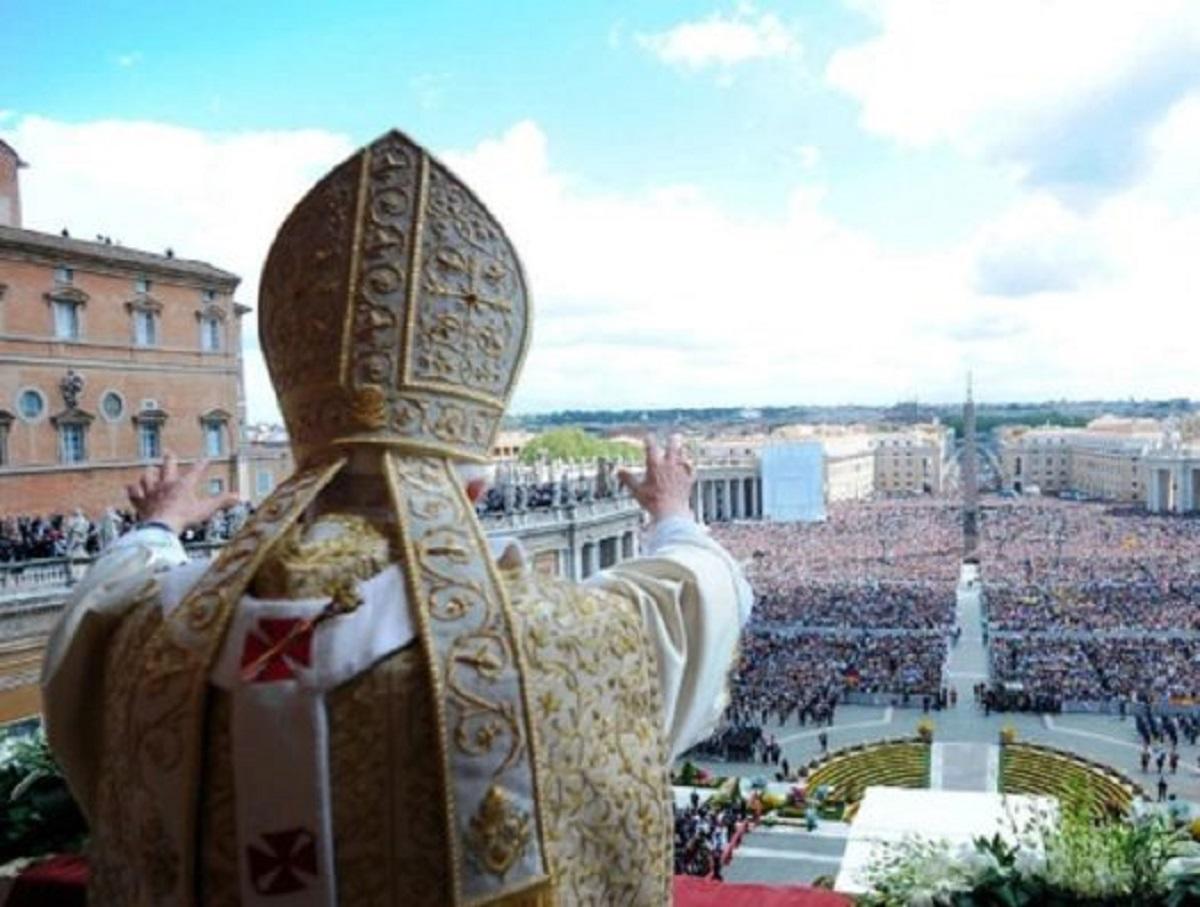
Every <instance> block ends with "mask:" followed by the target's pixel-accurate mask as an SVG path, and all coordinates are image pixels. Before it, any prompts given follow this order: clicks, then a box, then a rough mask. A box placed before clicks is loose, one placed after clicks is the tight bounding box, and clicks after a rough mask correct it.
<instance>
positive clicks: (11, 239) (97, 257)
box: [0, 226, 241, 291]
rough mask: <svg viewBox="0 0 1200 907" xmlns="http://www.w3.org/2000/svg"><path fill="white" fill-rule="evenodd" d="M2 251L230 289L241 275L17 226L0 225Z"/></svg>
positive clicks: (210, 266) (192, 262)
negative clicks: (145, 273)
mask: <svg viewBox="0 0 1200 907" xmlns="http://www.w3.org/2000/svg"><path fill="white" fill-rule="evenodd" d="M4 251H16V252H26V253H31V254H35V255H43V256H45V255H49V256H53V257H57V258H61V259H64V260H66V261H70V262H71V263H78V264H81V265H82V264H87V263H93V264H98V265H109V266H111V265H114V264H115V265H121V266H124V267H127V268H131V269H134V270H138V271H144V272H147V273H156V274H166V275H171V276H175V277H181V276H182V277H191V278H195V279H198V280H202V281H206V282H208V283H213V284H217V285H220V286H222V287H224V288H226V289H228V290H230V291H232V290H233V288H234V287H236V286H237V285H238V284H239V283H240V282H241V278H240V277H238V276H237V275H236V274H233V273H231V272H229V271H223V270H222V269H220V268H216V267H213V266H212V265H210V264H208V263H207V262H203V261H195V260H193V259H187V258H175V257H172V256H168V255H156V254H155V253H153V252H144V251H142V250H140V249H130V248H128V247H127V246H121V245H116V244H113V243H106V242H95V241H92V240H85V239H74V238H72V237H69V236H56V235H55V234H53V233H42V232H40V231H38V230H24V229H21V228H19V227H5V226H0V252H4Z"/></svg>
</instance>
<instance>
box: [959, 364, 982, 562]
mask: <svg viewBox="0 0 1200 907" xmlns="http://www.w3.org/2000/svg"><path fill="white" fill-rule="evenodd" d="M976 444H977V439H976V437H975V398H974V395H973V393H972V387H971V373H970V372H967V400H966V402H965V403H964V404H963V462H962V498H963V500H962V515H963V559H964V560H967V559H973V558H974V557H975V556H976V554H977V553H978V550H979V469H978V464H979V461H978V458H977V455H978V451H977V448H976Z"/></svg>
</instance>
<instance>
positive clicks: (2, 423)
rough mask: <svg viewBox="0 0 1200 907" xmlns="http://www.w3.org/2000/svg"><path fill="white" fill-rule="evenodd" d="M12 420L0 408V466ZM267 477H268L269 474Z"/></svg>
mask: <svg viewBox="0 0 1200 907" xmlns="http://www.w3.org/2000/svg"><path fill="white" fill-rule="evenodd" d="M12 420H13V417H12V413H6V412H5V411H4V410H2V409H0V466H7V465H8V428H9V426H10V425H12ZM268 478H270V475H269V474H268ZM259 480H260V484H261V480H262V474H261V473H259Z"/></svg>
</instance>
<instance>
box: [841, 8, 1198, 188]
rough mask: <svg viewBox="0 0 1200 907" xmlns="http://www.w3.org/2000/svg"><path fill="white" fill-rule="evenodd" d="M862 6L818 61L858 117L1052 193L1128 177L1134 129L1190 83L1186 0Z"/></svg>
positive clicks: (1138, 153)
mask: <svg viewBox="0 0 1200 907" xmlns="http://www.w3.org/2000/svg"><path fill="white" fill-rule="evenodd" d="M866 10H867V12H868V14H869V15H870V16H872V17H873V18H874V19H875V22H876V24H877V26H878V28H879V32H878V34H877V35H875V36H874V37H872V38H870V39H868V40H866V41H863V42H861V43H859V44H857V45H854V46H851V47H848V48H843V49H841V50H839V51H838V52H836V53H835V54H834V56H833V57H832V59H831V61H830V63H829V65H828V68H827V70H826V77H827V80H828V81H829V83H830V84H831V85H833V86H834V87H836V88H838V89H840V90H841V91H844V92H846V93H848V94H850V95H851V96H853V97H854V98H855V99H857V100H858V101H859V103H860V104H861V105H862V112H861V122H862V125H863V126H864V127H865V128H866V129H868V130H869V131H871V132H875V133H878V134H881V135H886V136H889V137H891V138H893V139H895V140H897V141H899V142H901V143H903V144H905V145H909V146H917V147H923V146H928V145H931V144H934V143H938V142H947V143H950V144H952V145H953V146H955V147H957V148H959V149H961V150H964V151H967V152H968V153H972V154H978V155H982V156H985V157H987V158H989V159H993V160H996V161H999V162H1003V163H1007V164H1012V165H1015V167H1016V168H1017V169H1018V173H1019V174H1020V175H1021V176H1022V177H1023V178H1024V179H1025V180H1026V181H1027V182H1028V183H1029V184H1031V185H1042V186H1048V187H1051V188H1054V189H1056V190H1058V191H1060V192H1061V193H1063V194H1064V196H1069V195H1070V194H1071V193H1072V192H1074V193H1075V194H1076V196H1078V195H1080V194H1084V195H1086V194H1087V193H1086V190H1088V189H1091V190H1096V189H1099V190H1102V191H1111V190H1112V189H1114V188H1123V187H1126V186H1129V185H1131V184H1133V183H1134V182H1136V180H1137V179H1138V177H1139V175H1140V173H1141V170H1142V167H1143V165H1144V153H1145V147H1144V139H1145V133H1146V130H1147V129H1148V128H1149V127H1150V126H1152V125H1153V123H1154V122H1156V121H1157V120H1158V119H1159V118H1160V117H1161V115H1162V114H1163V112H1164V111H1165V110H1166V109H1167V108H1168V107H1170V106H1171V105H1172V104H1173V103H1174V102H1175V101H1177V100H1178V98H1180V97H1181V96H1183V95H1184V94H1186V93H1187V92H1188V91H1189V90H1190V89H1191V88H1192V87H1195V86H1197V85H1200V69H1198V68H1197V67H1196V65H1195V61H1196V58H1197V55H1198V54H1200V5H1198V4H1196V3H1194V2H1190V0H1159V2H1155V3H1096V2H1093V0H1055V2H1045V0H1007V2H1004V3H994V2H983V0H963V2H955V3H945V2H940V0H903V2H900V0H878V2H874V3H871V4H869V5H867V7H866ZM1093 194H1094V193H1093Z"/></svg>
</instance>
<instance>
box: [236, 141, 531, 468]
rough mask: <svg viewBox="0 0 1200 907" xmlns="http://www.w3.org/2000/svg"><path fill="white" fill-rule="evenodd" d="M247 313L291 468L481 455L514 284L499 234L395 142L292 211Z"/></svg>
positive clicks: (510, 359) (377, 145) (502, 389)
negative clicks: (338, 451)
mask: <svg viewBox="0 0 1200 907" xmlns="http://www.w3.org/2000/svg"><path fill="white" fill-rule="evenodd" d="M260 308H261V311H262V313H263V314H262V319H263V321H262V324H263V330H262V342H263V348H264V351H265V352H266V354H267V360H268V362H269V363H270V367H271V375H272V379H273V383H274V385H275V390H276V393H277V394H278V395H279V398H280V404H281V407H282V409H283V413H284V420H285V421H286V423H287V426H288V432H289V434H290V436H291V439H292V443H293V444H294V445H295V447H296V450H297V455H298V459H300V460H301V461H304V460H305V459H307V457H308V456H309V455H310V454H311V453H313V452H316V451H320V450H324V449H328V448H330V447H333V446H336V445H338V444H344V443H349V442H351V441H352V442H355V443H387V444H390V445H393V446H396V447H403V448H405V449H406V450H408V451H410V452H422V451H423V452H439V451H440V452H443V453H445V454H449V455H452V456H455V457H458V458H461V457H468V458H483V457H486V456H487V454H488V451H489V449H490V447H491V441H492V438H493V437H494V436H495V433H496V431H497V430H498V429H499V424H500V417H501V415H502V414H503V411H504V407H505V405H506V404H507V402H508V398H509V396H510V394H511V393H512V389H513V386H514V384H515V382H516V376H517V374H518V373H519V372H520V369H521V365H522V363H523V361H524V358H525V353H526V350H527V347H528V343H529V316H530V305H529V299H528V291H527V289H526V285H525V276H524V273H523V272H522V270H521V265H520V262H519V261H518V259H517V255H516V252H515V250H514V249H513V247H512V244H511V243H510V242H509V240H508V237H507V236H506V235H505V233H504V230H503V228H502V227H501V226H500V224H499V223H498V222H497V221H496V219H495V218H494V217H493V216H492V215H491V213H490V212H489V211H488V210H487V209H486V208H485V207H484V205H483V204H482V203H481V202H480V201H479V200H478V199H477V198H476V197H475V196H474V194H473V193H472V192H471V191H470V190H469V189H468V188H467V187H466V186H464V185H463V184H462V183H461V182H460V181H459V180H458V179H457V178H456V177H455V176H454V175H453V174H452V173H450V171H448V170H447V169H446V168H445V167H444V166H442V165H441V164H440V163H439V162H437V161H436V160H434V159H433V158H431V157H430V156H429V155H428V154H427V153H426V152H425V151H424V150H423V149H422V148H420V147H419V146H418V145H416V144H415V143H414V142H412V141H411V140H410V139H408V138H407V137H406V136H404V135H402V134H400V133H399V132H389V133H387V134H385V135H383V136H381V137H380V138H379V139H377V140H376V141H375V142H373V143H372V144H371V145H370V146H368V147H366V148H363V149H361V150H360V151H358V152H357V153H355V154H354V156H353V157H351V158H350V159H349V160H348V161H346V162H345V163H343V164H342V165H341V166H339V167H337V168H336V169H335V170H333V171H332V172H331V173H330V174H328V175H327V176H326V177H325V178H324V179H323V180H322V181H321V182H320V183H318V184H317V186H315V187H314V188H313V189H312V190H311V191H310V192H309V193H308V195H306V196H305V197H304V198H303V199H302V200H301V201H300V203H299V204H298V205H297V206H296V208H295V210H294V211H293V212H292V214H291V215H290V216H289V217H288V219H287V221H285V223H284V224H283V226H282V227H281V228H280V230H279V233H278V235H277V237H276V240H275V242H274V244H273V245H272V247H271V252H270V254H269V256H268V258H267V264H266V267H265V268H264V276H263V281H262V304H261V306H260Z"/></svg>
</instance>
